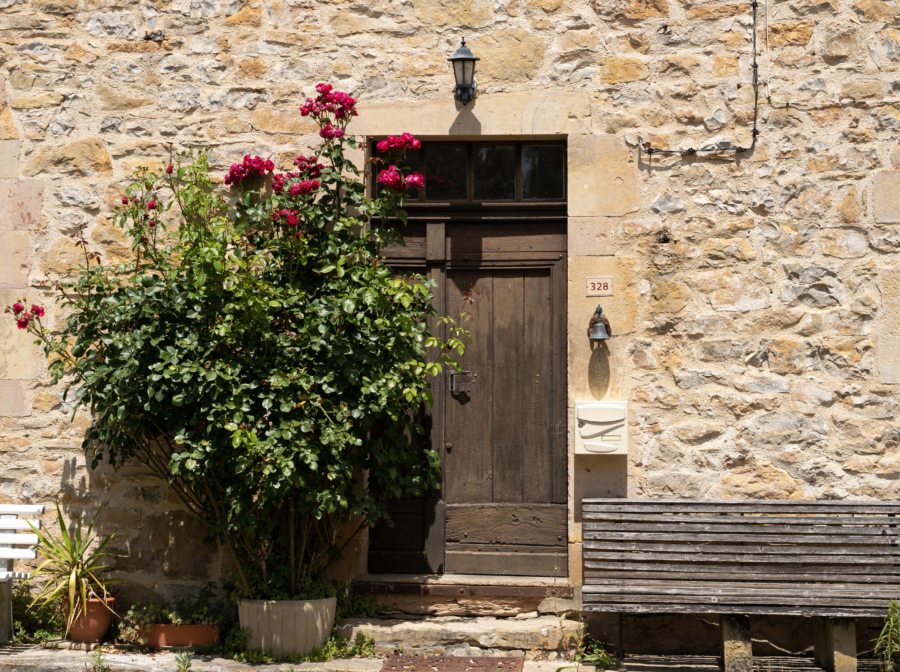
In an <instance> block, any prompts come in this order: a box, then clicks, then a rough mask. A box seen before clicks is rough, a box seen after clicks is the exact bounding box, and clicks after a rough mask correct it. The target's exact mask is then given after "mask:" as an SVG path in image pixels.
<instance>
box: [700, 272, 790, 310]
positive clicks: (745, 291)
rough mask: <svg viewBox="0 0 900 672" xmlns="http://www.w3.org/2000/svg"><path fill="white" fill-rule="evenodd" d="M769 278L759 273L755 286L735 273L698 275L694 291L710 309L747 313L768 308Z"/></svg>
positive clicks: (768, 274) (768, 273) (770, 276)
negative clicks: (710, 306)
mask: <svg viewBox="0 0 900 672" xmlns="http://www.w3.org/2000/svg"><path fill="white" fill-rule="evenodd" d="M772 281H773V278H772V274H771V273H770V272H769V271H768V270H766V269H760V270H759V271H758V272H757V273H756V275H755V278H754V282H747V281H746V280H745V277H744V275H743V273H741V272H740V271H738V270H736V269H731V268H728V269H722V270H720V271H709V272H707V273H703V274H698V275H697V276H696V277H695V278H694V279H693V284H694V286H695V288H696V289H697V290H699V291H700V292H702V293H703V294H706V298H707V300H708V301H709V303H710V304H711V305H712V307H713V308H715V309H716V310H720V311H725V312H740V313H746V312H749V311H751V310H762V309H763V308H768V307H769V306H770V305H771V303H772V297H771V286H772Z"/></svg>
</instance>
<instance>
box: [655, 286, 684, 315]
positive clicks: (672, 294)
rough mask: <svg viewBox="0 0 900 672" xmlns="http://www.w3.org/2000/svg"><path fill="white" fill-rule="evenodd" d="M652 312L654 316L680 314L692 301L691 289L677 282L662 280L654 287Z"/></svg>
mask: <svg viewBox="0 0 900 672" xmlns="http://www.w3.org/2000/svg"><path fill="white" fill-rule="evenodd" d="M651 297H652V299H653V300H652V302H651V304H650V312H651V313H652V314H654V315H656V314H660V313H664V314H666V315H674V314H676V313H680V312H681V311H682V310H684V308H685V306H687V304H688V302H689V301H690V300H691V288H690V287H688V286H687V285H686V284H684V283H683V282H678V281H677V280H661V281H659V282H657V283H655V284H654V285H653V289H652V294H651Z"/></svg>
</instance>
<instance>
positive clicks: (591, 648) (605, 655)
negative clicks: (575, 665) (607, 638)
mask: <svg viewBox="0 0 900 672" xmlns="http://www.w3.org/2000/svg"><path fill="white" fill-rule="evenodd" d="M575 660H576V661H577V662H579V663H584V664H586V665H593V666H594V667H598V668H600V669H602V670H613V669H615V668H616V666H617V665H618V662H617V661H616V657H615V656H614V655H613V654H611V653H610V652H609V651H607V650H606V646H605V645H604V644H603V643H602V642H600V641H598V640H596V639H594V638H592V637H591V636H590V635H585V637H584V638H583V639H582V640H581V642H580V644H579V645H578V649H577V651H576V652H575Z"/></svg>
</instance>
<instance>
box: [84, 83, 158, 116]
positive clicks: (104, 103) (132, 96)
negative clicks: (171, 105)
mask: <svg viewBox="0 0 900 672" xmlns="http://www.w3.org/2000/svg"><path fill="white" fill-rule="evenodd" d="M96 92H97V97H98V98H99V101H100V108H101V109H104V110H131V109H134V108H136V107H144V106H145V105H149V104H150V103H152V102H153V101H154V99H153V98H151V97H149V96H147V95H142V93H143V94H146V92H147V91H146V89H145V90H144V91H143V92H138V91H133V92H129V91H128V90H127V89H124V88H123V87H122V86H121V85H119V84H117V85H116V86H108V85H106V84H98V85H97V88H96Z"/></svg>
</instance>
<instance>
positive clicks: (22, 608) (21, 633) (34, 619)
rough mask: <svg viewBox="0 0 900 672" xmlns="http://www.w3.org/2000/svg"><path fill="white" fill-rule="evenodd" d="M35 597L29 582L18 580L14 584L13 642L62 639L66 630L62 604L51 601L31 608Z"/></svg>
mask: <svg viewBox="0 0 900 672" xmlns="http://www.w3.org/2000/svg"><path fill="white" fill-rule="evenodd" d="M33 599H34V597H33V595H32V594H31V590H30V586H29V584H28V583H26V582H22V581H17V582H16V583H14V584H13V594H12V612H13V614H14V615H15V617H16V620H15V622H14V623H13V643H15V644H38V643H41V642H46V641H49V640H51V639H61V638H62V637H63V635H64V633H65V631H66V621H65V617H64V615H63V610H62V604H61V603H60V602H49V603H46V604H35V605H34V606H33V607H30V608H29V605H31V603H32V600H33Z"/></svg>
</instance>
